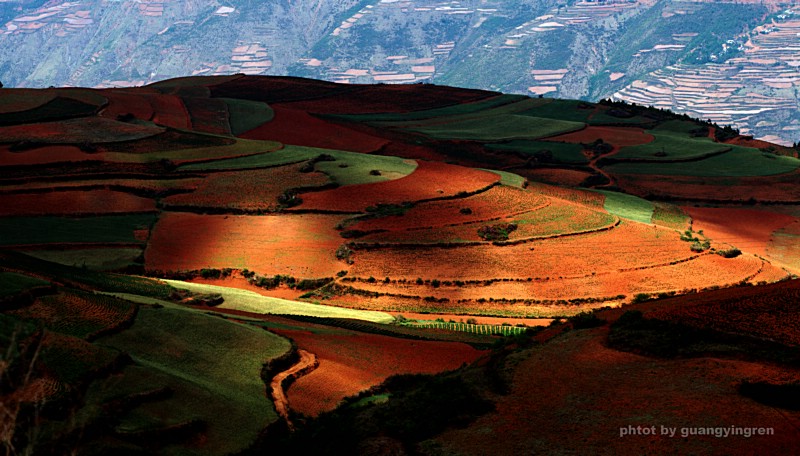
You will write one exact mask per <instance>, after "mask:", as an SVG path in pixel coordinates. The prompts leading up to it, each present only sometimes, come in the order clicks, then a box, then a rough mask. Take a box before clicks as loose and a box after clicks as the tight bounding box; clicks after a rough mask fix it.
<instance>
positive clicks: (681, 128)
mask: <svg viewBox="0 0 800 456" xmlns="http://www.w3.org/2000/svg"><path fill="white" fill-rule="evenodd" d="M700 128H702V126H701V125H698V124H697V122H693V121H691V120H668V121H666V122H661V123H660V124H658V125H657V126H656V127H655V128H653V131H654V132H670V133H682V134H683V135H684V136H687V137H688V136H690V134H691V132H692V131H693V130H698V129H700Z"/></svg>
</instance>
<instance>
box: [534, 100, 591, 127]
mask: <svg viewBox="0 0 800 456" xmlns="http://www.w3.org/2000/svg"><path fill="white" fill-rule="evenodd" d="M548 101H549V103H544V104H542V105H541V106H537V107H535V108H533V109H529V110H527V111H524V112H521V113H519V114H520V115H523V116H533V117H544V118H547V119H559V120H569V121H572V122H586V121H587V120H588V118H589V114H591V113H593V112H594V105H592V104H590V103H587V102H585V101H579V100H557V99H548Z"/></svg>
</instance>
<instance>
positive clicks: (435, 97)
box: [290, 84, 497, 114]
mask: <svg viewBox="0 0 800 456" xmlns="http://www.w3.org/2000/svg"><path fill="white" fill-rule="evenodd" d="M345 87H346V86H345ZM496 96H497V94H496V93H493V92H485V91H481V90H464V89H455V88H451V87H446V86H435V87H428V86H425V85H424V84H413V85H412V84H396V85H379V86H371V85H365V86H351V87H348V88H346V89H344V90H340V91H339V93H337V94H335V95H333V94H332V95H330V96H326V97H324V98H322V99H319V100H302V101H295V102H291V104H290V106H291V107H292V108H295V109H302V110H304V111H308V112H313V113H319V114H372V113H386V112H409V111H424V110H427V109H434V108H440V107H444V106H450V105H455V104H462V103H469V102H473V101H478V100H483V99H486V98H494V97H496Z"/></svg>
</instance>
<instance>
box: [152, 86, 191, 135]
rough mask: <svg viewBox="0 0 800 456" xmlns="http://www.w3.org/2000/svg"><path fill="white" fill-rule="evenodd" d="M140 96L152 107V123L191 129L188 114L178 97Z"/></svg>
mask: <svg viewBox="0 0 800 456" xmlns="http://www.w3.org/2000/svg"><path fill="white" fill-rule="evenodd" d="M142 96H143V97H145V99H146V100H147V101H148V102H149V103H150V105H151V106H152V107H153V122H155V123H157V124H159V125H164V126H166V127H172V128H182V129H191V128H192V122H191V120H189V112H188V111H187V110H186V106H184V105H183V101H182V100H181V99H180V97H177V96H175V95H161V94H152V95H151V94H143V95H142Z"/></svg>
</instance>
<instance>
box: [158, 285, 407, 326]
mask: <svg viewBox="0 0 800 456" xmlns="http://www.w3.org/2000/svg"><path fill="white" fill-rule="evenodd" d="M165 282H167V283H168V284H170V285H172V286H173V287H175V288H180V289H187V290H189V291H194V292H198V293H219V294H221V295H222V297H223V298H225V302H224V303H222V304H221V305H220V307H221V308H226V309H234V310H242V311H245V312H254V313H262V314H283V315H309V316H313V317H327V318H354V319H356V320H367V321H373V322H376V323H391V322H393V321H394V317H393V316H391V315H389V314H388V313H385V312H375V311H371V310H355V309H345V308H341V307H332V306H325V305H321V304H312V303H309V302H300V301H289V300H286V299H280V298H271V297H267V296H261V295H260V294H258V293H255V292H253V291H247V290H239V289H237V288H228V287H220V286H216V285H204V284H198V283H189V282H182V281H180V280H165Z"/></svg>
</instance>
